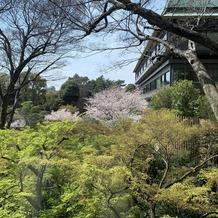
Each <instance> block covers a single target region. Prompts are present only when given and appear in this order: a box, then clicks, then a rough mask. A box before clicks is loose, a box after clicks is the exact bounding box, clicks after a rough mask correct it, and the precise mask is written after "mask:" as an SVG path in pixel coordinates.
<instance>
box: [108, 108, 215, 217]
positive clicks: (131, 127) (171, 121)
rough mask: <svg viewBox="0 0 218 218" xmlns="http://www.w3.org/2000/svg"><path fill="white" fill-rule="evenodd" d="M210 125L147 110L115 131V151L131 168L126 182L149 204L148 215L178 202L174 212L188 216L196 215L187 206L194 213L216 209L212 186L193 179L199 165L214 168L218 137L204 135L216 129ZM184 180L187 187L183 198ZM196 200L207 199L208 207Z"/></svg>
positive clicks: (136, 198)
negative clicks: (212, 200) (189, 121)
mask: <svg viewBox="0 0 218 218" xmlns="http://www.w3.org/2000/svg"><path fill="white" fill-rule="evenodd" d="M125 122H126V121H125ZM210 125H211V124H209V125H208V122H206V123H205V124H203V123H202V126H195V125H189V124H188V122H187V120H179V119H178V117H176V116H175V115H174V114H173V113H171V112H170V111H167V110H157V111H153V110H146V111H145V112H144V114H143V117H142V119H141V120H140V122H132V123H130V121H128V123H126V124H125V123H122V124H121V125H120V126H119V127H118V126H116V127H115V129H114V131H111V132H112V135H111V138H112V139H113V140H115V142H116V143H115V146H114V155H116V156H117V159H118V160H122V163H125V165H126V166H127V167H128V169H130V171H131V175H130V178H129V180H127V181H126V184H127V186H128V188H129V189H128V190H129V191H130V192H131V194H132V197H133V199H134V201H135V202H136V204H137V205H138V207H139V208H140V209H141V211H142V213H146V211H147V210H150V216H149V217H151V218H153V217H162V216H163V215H167V214H168V215H170V214H169V213H168V211H167V210H168V209H169V208H170V206H171V209H172V206H173V208H174V209H173V213H172V216H173V217H175V216H178V217H179V216H180V215H179V214H178V211H180V212H182V213H183V214H184V217H195V216H189V215H188V210H190V211H192V214H195V215H196V217H200V216H203V215H204V214H205V213H207V212H208V213H210V212H211V213H216V212H217V209H215V204H216V203H215V202H216V201H215V202H214V203H215V204H213V203H212V202H211V200H210V199H211V195H210V194H209V193H208V192H207V191H208V189H209V188H206V187H205V186H204V185H205V183H204V182H203V183H198V184H197V183H195V182H196V180H195V179H194V178H196V176H198V175H201V173H202V171H200V170H201V169H204V170H208V173H209V172H210V171H212V172H213V167H212V164H211V162H210V161H211V160H215V159H216V158H217V156H218V153H217V152H216V151H217V150H216V148H217V141H216V140H215V141H214V138H213V137H212V138H213V139H212V138H210V139H209V138H208V137H207V136H206V135H207V134H208V133H209V132H211V131H212V129H213V128H215V129H214V130H215V131H217V128H216V126H213V124H212V125H211V126H210ZM212 126H213V127H212ZM214 130H213V131H214ZM204 137H205V138H207V140H209V141H210V145H211V146H206V144H207V145H208V143H209V141H207V142H206V144H205V142H204V143H203V141H201V140H202V139H203V138H204ZM200 141H201V142H200ZM205 146H206V147H205ZM213 149H215V150H216V151H215V152H213ZM213 175H215V174H213ZM215 178H216V177H213V179H215ZM194 180H195V182H194ZM207 182H209V180H207ZM207 182H206V183H207ZM180 186H181V187H184V190H186V191H187V193H189V194H186V197H185V198H184V196H185V195H184V193H183V192H180V188H178V187H180ZM206 186H208V184H207V185H206ZM162 193H164V195H163V196H162ZM193 193H195V194H194V196H192V194H193ZM168 194H169V196H168ZM213 194H214V193H213ZM188 196H189V197H190V198H189V197H188ZM195 196H196V198H195ZM168 197H169V199H171V200H169V201H168V200H167V199H168ZM174 200H175V201H174ZM197 200H199V202H203V201H204V202H205V207H204V208H203V207H202V206H201V205H202V204H201V203H200V204H198V203H196V204H194V203H193V202H194V201H197ZM175 202H180V206H178V204H175V205H174V204H173V203H175ZM206 202H207V203H206ZM184 204H185V205H184ZM164 206H165V210H164ZM177 206H178V207H177ZM209 208H210V209H209ZM190 211H189V212H190ZM196 211H198V212H199V211H201V212H199V213H196ZM209 211H210V212H209ZM197 215H198V216H197Z"/></svg>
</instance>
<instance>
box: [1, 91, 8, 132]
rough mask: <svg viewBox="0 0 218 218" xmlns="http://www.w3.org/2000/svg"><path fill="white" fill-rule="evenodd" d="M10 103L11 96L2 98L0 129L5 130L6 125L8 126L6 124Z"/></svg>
mask: <svg viewBox="0 0 218 218" xmlns="http://www.w3.org/2000/svg"><path fill="white" fill-rule="evenodd" d="M9 101H10V95H9V94H6V95H5V96H4V97H3V98H2V105H1V106H2V108H1V119H0V129H4V128H5V125H6V122H7V116H8V106H9Z"/></svg>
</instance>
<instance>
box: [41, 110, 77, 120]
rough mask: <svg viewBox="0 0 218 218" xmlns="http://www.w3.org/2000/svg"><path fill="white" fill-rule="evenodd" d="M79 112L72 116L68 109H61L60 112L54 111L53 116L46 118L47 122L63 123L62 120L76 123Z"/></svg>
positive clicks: (49, 115)
mask: <svg viewBox="0 0 218 218" xmlns="http://www.w3.org/2000/svg"><path fill="white" fill-rule="evenodd" d="M77 115H78V112H76V113H74V114H72V113H71V112H70V111H68V110H67V109H61V110H58V111H52V112H51V114H48V115H46V116H45V120H47V121H62V120H70V121H72V122H75V121H76V118H77Z"/></svg>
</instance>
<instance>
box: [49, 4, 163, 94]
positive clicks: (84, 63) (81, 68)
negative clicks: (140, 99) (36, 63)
mask: <svg viewBox="0 0 218 218" xmlns="http://www.w3.org/2000/svg"><path fill="white" fill-rule="evenodd" d="M165 2H166V0H153V1H152V5H151V8H152V9H153V10H155V11H157V10H158V11H162V10H163V7H164V5H165ZM87 40H88V39H87ZM92 40H93V38H91V40H90V42H88V43H90V44H91V43H92ZM97 40H99V41H96V39H95V43H97V44H98V43H99V44H101V43H108V41H106V42H103V41H104V40H103V38H98V39H97ZM106 40H108V39H106ZM110 43H113V41H110ZM84 56H85V57H83V58H79V59H78V58H71V59H68V61H67V62H66V63H65V64H66V66H65V67H63V68H62V69H59V70H58V71H56V72H53V73H54V75H56V76H54V77H56V78H59V79H58V80H57V79H56V80H54V81H48V86H55V87H56V89H57V90H58V89H59V88H60V86H61V85H62V84H63V83H64V82H65V81H66V80H67V79H68V78H69V77H72V76H73V75H74V74H76V73H77V74H78V75H80V76H87V77H89V79H96V78H97V77H99V76H101V75H103V76H104V77H105V78H106V79H107V78H109V79H110V80H118V79H120V80H125V83H126V84H129V83H134V76H135V75H134V73H133V70H134V68H135V65H136V62H134V63H131V64H129V65H127V66H125V67H122V68H120V69H118V68H117V69H114V70H112V71H110V72H106V73H105V71H104V70H102V69H104V68H105V66H104V65H107V66H108V65H113V62H114V61H116V60H117V59H119V58H120V57H122V58H124V59H125V56H124V55H123V54H122V52H121V51H120V50H118V51H112V52H110V53H100V54H97V55H92V56H88V54H85V55H84ZM128 57H130V58H134V59H137V58H139V57H140V53H139V52H138V53H136V52H132V53H131V52H130V53H129V54H128ZM128 57H127V58H128Z"/></svg>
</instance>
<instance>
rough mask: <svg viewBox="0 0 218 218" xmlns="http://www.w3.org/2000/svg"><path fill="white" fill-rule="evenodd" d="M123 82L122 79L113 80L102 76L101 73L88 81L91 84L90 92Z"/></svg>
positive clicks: (93, 92) (120, 84) (96, 91)
mask: <svg viewBox="0 0 218 218" xmlns="http://www.w3.org/2000/svg"><path fill="white" fill-rule="evenodd" d="M123 83H124V80H117V81H113V80H109V79H105V78H104V76H103V75H101V76H99V77H98V78H96V79H95V80H91V81H90V82H89V85H90V86H91V93H92V94H95V93H98V92H101V91H103V90H105V89H109V88H111V87H113V86H118V87H120V86H122V85H123Z"/></svg>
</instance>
